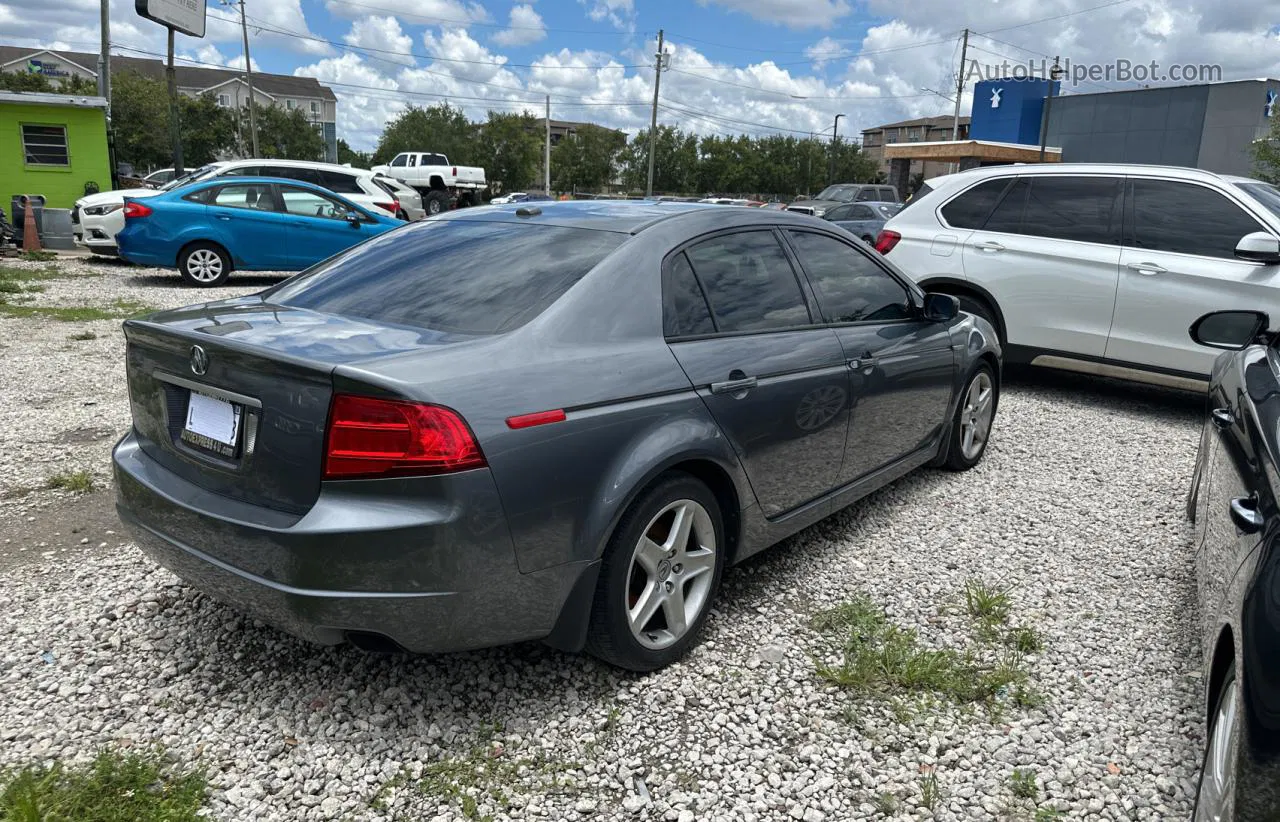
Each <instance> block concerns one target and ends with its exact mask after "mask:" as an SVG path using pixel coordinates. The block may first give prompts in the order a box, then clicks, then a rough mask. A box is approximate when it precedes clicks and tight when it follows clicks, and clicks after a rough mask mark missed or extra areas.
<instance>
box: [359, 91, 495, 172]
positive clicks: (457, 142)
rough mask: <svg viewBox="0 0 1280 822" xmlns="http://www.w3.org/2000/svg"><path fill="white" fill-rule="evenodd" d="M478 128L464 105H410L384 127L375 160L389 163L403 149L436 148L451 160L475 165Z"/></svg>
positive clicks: (374, 156) (436, 150) (435, 149)
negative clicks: (456, 106) (469, 119)
mask: <svg viewBox="0 0 1280 822" xmlns="http://www.w3.org/2000/svg"><path fill="white" fill-rule="evenodd" d="M475 131H476V128H475V126H474V125H472V124H471V122H470V121H468V120H467V118H466V115H464V114H463V113H462V109H458V108H454V107H453V106H450V105H449V104H448V103H441V104H439V105H434V106H429V107H427V108H418V107H416V106H409V108H407V109H405V110H404V111H403V112H401V114H400V115H399V116H398V117H396V118H395V119H394V120H392V121H391V122H390V123H388V124H387V127H386V129H384V130H383V132H382V136H381V137H379V138H378V148H377V150H376V151H374V152H373V161H374V163H375V164H383V163H389V162H391V160H392V158H394V157H395V156H396V155H397V154H399V153H400V152H402V151H432V152H436V153H439V154H445V155H448V157H449V160H450V162H454V163H457V164H459V165H474V161H475V160H477V159H480V157H479V155H480V151H479V149H478V148H477V147H476V144H475V139H474V138H475Z"/></svg>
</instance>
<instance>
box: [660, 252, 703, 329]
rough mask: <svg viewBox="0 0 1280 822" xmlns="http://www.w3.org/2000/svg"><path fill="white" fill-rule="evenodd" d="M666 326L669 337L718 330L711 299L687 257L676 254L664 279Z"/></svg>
mask: <svg viewBox="0 0 1280 822" xmlns="http://www.w3.org/2000/svg"><path fill="white" fill-rule="evenodd" d="M662 327H663V331H664V332H665V333H666V335H667V336H668V337H683V336H687V335H690V334H710V333H712V332H714V331H715V330H716V326H715V323H714V322H712V320H711V309H710V308H708V307H707V299H706V297H704V296H702V288H701V287H700V286H699V285H698V280H697V278H696V277H694V276H693V268H692V267H690V265H689V261H688V260H687V259H686V258H685V256H684V255H683V254H677V255H676V257H675V259H674V260H672V261H671V265H669V266H668V267H667V270H666V272H665V273H664V274H663V277H662Z"/></svg>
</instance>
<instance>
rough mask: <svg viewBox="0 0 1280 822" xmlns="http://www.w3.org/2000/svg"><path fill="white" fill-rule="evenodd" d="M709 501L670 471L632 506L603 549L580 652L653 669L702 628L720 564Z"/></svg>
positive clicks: (720, 543)
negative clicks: (583, 648) (601, 562)
mask: <svg viewBox="0 0 1280 822" xmlns="http://www.w3.org/2000/svg"><path fill="white" fill-rule="evenodd" d="M726 556H727V554H726V551H725V538H724V517H723V515H722V512H721V511H720V506H719V504H718V503H717V502H716V498H715V495H714V494H712V493H711V490H710V489H708V488H707V486H705V485H703V484H702V483H701V482H699V481H698V480H696V479H694V478H693V477H691V476H689V475H687V474H684V473H677V472H673V473H670V474H667V475H664V476H663V477H661V478H660V479H659V480H658V482H657V483H656V484H654V485H653V486H651V487H650V488H649V489H648V490H646V491H645V492H644V493H642V494H641V495H640V497H639V498H638V499H637V500H636V501H635V502H633V503H632V504H631V506H630V507H629V508H628V509H627V511H626V513H625V514H623V516H622V519H621V520H620V521H619V522H618V526H617V528H616V529H614V532H613V536H612V537H611V538H610V539H609V544H608V546H607V547H606V548H605V553H604V561H603V565H602V566H601V569H600V580H599V582H598V583H597V586H596V594H595V599H594V601H593V602H592V605H591V623H590V626H589V628H588V631H587V650H588V651H589V652H590V653H591V654H593V655H595V656H597V657H599V658H600V659H602V660H604V661H605V662H608V663H611V664H613V665H616V666H618V667H619V668H625V669H627V670H630V671H641V672H643V671H653V670H657V669H658V668H661V667H663V666H665V665H669V664H670V663H672V662H674V661H676V660H677V659H679V658H680V657H681V656H683V655H684V654H685V652H687V651H688V650H689V648H690V647H691V646H692V645H693V643H694V641H695V640H696V639H697V636H698V633H699V632H700V631H701V629H702V625H703V623H705V622H706V619H707V614H708V613H709V612H710V610H711V602H712V600H713V599H714V597H715V593H716V591H717V590H718V589H719V587H720V578H721V576H722V574H723V572H724V563H725V559H726Z"/></svg>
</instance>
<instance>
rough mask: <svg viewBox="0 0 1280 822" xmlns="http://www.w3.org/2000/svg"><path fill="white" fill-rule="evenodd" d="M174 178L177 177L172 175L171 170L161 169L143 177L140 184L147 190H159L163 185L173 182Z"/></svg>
mask: <svg viewBox="0 0 1280 822" xmlns="http://www.w3.org/2000/svg"><path fill="white" fill-rule="evenodd" d="M176 176H177V175H176V174H174V171H173V169H171V168H161V169H157V170H155V171H153V172H151V173H150V174H148V175H147V176H146V177H143V178H142V182H143V184H144V185H146V187H147V188H159V187H160V186H162V185H164V184H165V183H167V182H170V181H171V180H173V178H174V177H176Z"/></svg>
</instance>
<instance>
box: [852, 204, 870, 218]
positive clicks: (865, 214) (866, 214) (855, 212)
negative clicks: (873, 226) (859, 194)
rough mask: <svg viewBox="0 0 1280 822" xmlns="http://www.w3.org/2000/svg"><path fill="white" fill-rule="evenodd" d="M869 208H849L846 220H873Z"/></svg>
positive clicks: (859, 206)
mask: <svg viewBox="0 0 1280 822" xmlns="http://www.w3.org/2000/svg"><path fill="white" fill-rule="evenodd" d="M873 216H874V215H873V214H872V213H871V206H864V205H855V206H849V216H848V217H846V218H845V219H846V220H870V219H872V218H873Z"/></svg>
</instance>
